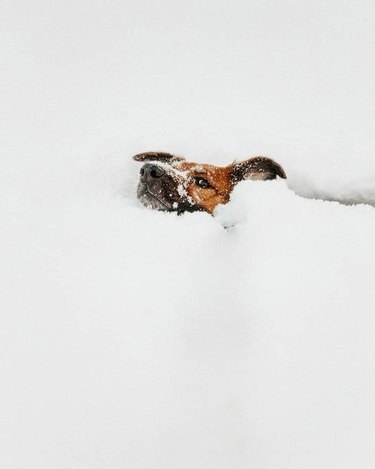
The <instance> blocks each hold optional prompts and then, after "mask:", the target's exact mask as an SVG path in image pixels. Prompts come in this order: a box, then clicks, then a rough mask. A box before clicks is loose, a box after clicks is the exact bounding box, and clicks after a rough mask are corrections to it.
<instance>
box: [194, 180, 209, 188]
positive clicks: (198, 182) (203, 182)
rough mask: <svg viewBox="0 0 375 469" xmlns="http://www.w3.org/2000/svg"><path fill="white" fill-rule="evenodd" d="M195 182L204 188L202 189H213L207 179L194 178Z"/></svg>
mask: <svg viewBox="0 0 375 469" xmlns="http://www.w3.org/2000/svg"><path fill="white" fill-rule="evenodd" d="M194 182H195V184H197V186H199V187H202V189H208V188H209V187H212V186H211V184H210V183H209V182H208V181H207V180H206V179H204V178H201V177H196V178H194Z"/></svg>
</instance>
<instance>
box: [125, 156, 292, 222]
mask: <svg viewBox="0 0 375 469" xmlns="http://www.w3.org/2000/svg"><path fill="white" fill-rule="evenodd" d="M133 159H134V160H136V161H140V162H142V163H143V166H142V167H141V171H140V180H139V184H138V191H137V195H138V198H139V200H140V201H141V202H142V203H143V204H144V205H145V206H147V207H150V208H153V209H155V210H163V211H168V212H178V213H183V212H195V211H206V212H209V213H212V212H213V210H214V209H215V207H216V206H217V205H219V204H225V203H227V202H228V201H229V197H230V193H231V191H232V189H233V187H234V186H235V185H236V184H237V183H238V182H240V181H242V180H243V179H252V180H263V181H265V180H268V179H275V178H276V177H277V176H280V177H282V178H284V179H285V178H286V174H285V172H284V170H283V169H282V167H281V166H280V165H279V164H278V163H276V162H275V161H273V160H271V159H270V158H265V157H262V156H258V157H255V158H250V159H248V160H245V161H242V162H240V163H233V164H231V165H229V166H225V167H220V166H214V165H210V164H198V163H190V162H188V161H186V160H185V159H184V158H182V157H179V156H175V155H171V154H170V153H162V152H147V153H140V154H139V155H135V156H134V157H133Z"/></svg>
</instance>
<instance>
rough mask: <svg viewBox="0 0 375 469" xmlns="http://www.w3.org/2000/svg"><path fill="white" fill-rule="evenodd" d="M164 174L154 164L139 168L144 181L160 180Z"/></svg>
mask: <svg viewBox="0 0 375 469" xmlns="http://www.w3.org/2000/svg"><path fill="white" fill-rule="evenodd" d="M164 173H165V171H164V169H163V168H162V167H161V166H158V165H156V164H145V165H143V166H142V168H141V176H142V177H144V178H146V179H149V178H152V179H155V178H160V177H162V176H163V174H164Z"/></svg>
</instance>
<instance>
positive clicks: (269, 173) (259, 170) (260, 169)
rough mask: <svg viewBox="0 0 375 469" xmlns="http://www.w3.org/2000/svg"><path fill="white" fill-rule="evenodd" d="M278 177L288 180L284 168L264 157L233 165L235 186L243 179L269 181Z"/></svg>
mask: <svg viewBox="0 0 375 469" xmlns="http://www.w3.org/2000/svg"><path fill="white" fill-rule="evenodd" d="M277 176H280V177H281V178H283V179H286V174H285V171H284V170H283V168H282V167H281V166H280V165H279V164H278V163H276V162H275V161H273V160H271V159H270V158H266V157H264V156H256V157H255V158H250V159H248V160H245V161H241V162H239V163H233V164H232V168H231V180H232V183H233V184H237V182H240V181H242V180H243V179H251V180H253V181H267V180H269V179H276V177H277Z"/></svg>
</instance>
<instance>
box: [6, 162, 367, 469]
mask: <svg viewBox="0 0 375 469" xmlns="http://www.w3.org/2000/svg"><path fill="white" fill-rule="evenodd" d="M120 166H122V169H123V170H124V173H123V174H124V175H125V173H127V174H128V176H129V177H130V175H131V176H132V177H131V178H130V179H129V184H128V185H126V184H125V186H124V185H123V184H122V181H126V179H127V178H126V177H124V178H121V177H118V173H121V168H120ZM54 169H56V168H54ZM137 170H138V165H137V164H136V163H134V162H131V161H130V160H125V159H122V160H118V159H116V158H114V159H111V158H109V159H107V160H102V161H101V163H100V164H99V165H98V164H95V165H92V164H89V163H87V166H86V165H81V167H80V168H75V169H73V168H72V165H71V164H66V165H65V164H61V165H60V167H59V168H58V171H53V173H52V172H51V173H49V174H44V175H42V176H41V175H40V174H39V175H37V174H30V171H28V176H29V177H28V178H27V180H26V177H25V178H24V179H23V178H19V180H18V184H14V181H12V187H13V189H14V190H13V192H11V191H10V188H8V189H9V190H7V192H6V193H7V194H8V198H9V197H11V198H12V200H10V202H12V211H11V213H9V214H8V215H9V218H8V224H7V225H6V226H5V231H4V232H3V234H5V237H4V238H3V243H2V253H1V254H2V255H1V258H2V265H3V266H6V267H7V269H6V270H4V271H3V274H4V275H3V278H2V286H3V288H2V289H3V295H2V305H3V309H2V311H3V315H2V336H3V339H2V357H3V358H2V362H3V370H4V371H3V385H2V389H1V394H2V399H1V402H2V403H3V409H2V429H3V433H2V438H3V446H2V447H3V450H2V454H1V458H2V465H4V467H9V468H11V467H17V466H24V465H28V467H38V468H40V467H56V466H59V467H74V468H89V467H90V468H103V467H111V468H112V467H113V468H118V467H124V466H126V467H134V468H137V469H138V468H150V467H152V468H158V467H160V468H161V467H176V466H178V467H184V468H185V467H186V468H190V467H195V468H202V469H203V468H206V467H207V466H210V467H215V468H221V467H222V468H224V467H238V468H240V467H248V465H252V466H254V467H257V468H266V467H275V466H278V467H291V468H292V467H295V468H299V467H301V466H303V467H319V468H323V467H339V466H340V467H348V468H351V467H353V466H354V465H360V466H361V467H366V464H367V462H368V461H371V460H373V458H374V456H375V454H374V449H373V445H372V435H373V422H374V417H375V416H374V414H373V412H374V409H373V398H372V396H373V393H374V391H375V389H374V385H375V375H374V369H373V366H372V362H371V359H370V357H371V356H372V355H373V353H374V351H375V350H374V344H373V335H374V332H375V321H374V315H373V312H374V310H375V299H374V295H373V294H372V283H373V278H374V275H375V265H374V259H375V243H374V239H375V218H374V211H373V210H374V209H373V208H372V207H369V206H364V205H363V206H356V207H345V206H342V205H339V204H337V203H332V202H323V201H311V200H306V199H303V198H300V197H298V196H296V195H295V194H294V193H293V192H292V191H290V190H289V189H288V188H287V186H286V183H285V182H284V181H271V182H264V183H262V182H261V183H259V182H258V183H257V182H248V181H244V182H243V183H241V184H239V185H238V186H237V188H236V190H235V192H234V194H233V196H232V201H231V202H230V203H229V204H227V205H226V206H221V207H219V208H218V209H217V211H216V213H215V217H211V216H209V215H207V214H205V213H195V214H186V215H184V216H176V215H175V214H164V213H159V212H153V211H150V210H147V209H145V208H143V207H141V206H140V205H139V204H138V202H137V201H136V199H135V197H134V195H133V193H134V186H135V182H136V175H135V174H134V173H135V172H137ZM53 174H55V176H54V175H53ZM115 176H116V177H115ZM117 178H118V179H117ZM121 179H122V181H121ZM131 181H132V182H131ZM224 227H225V228H224ZM20 448H22V451H20ZM368 467H369V466H368Z"/></svg>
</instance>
